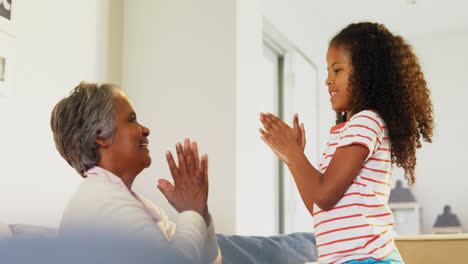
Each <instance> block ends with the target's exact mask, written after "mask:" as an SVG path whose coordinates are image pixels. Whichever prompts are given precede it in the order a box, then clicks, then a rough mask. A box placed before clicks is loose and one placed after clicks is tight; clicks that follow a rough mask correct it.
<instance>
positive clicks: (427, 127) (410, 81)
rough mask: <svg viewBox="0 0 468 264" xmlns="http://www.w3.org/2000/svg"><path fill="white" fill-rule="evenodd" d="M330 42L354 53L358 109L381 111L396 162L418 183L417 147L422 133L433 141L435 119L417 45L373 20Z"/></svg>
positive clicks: (352, 87)
mask: <svg viewBox="0 0 468 264" xmlns="http://www.w3.org/2000/svg"><path fill="white" fill-rule="evenodd" d="M330 46H334V47H343V48H344V49H345V50H346V51H348V52H349V54H350V58H351V63H352V66H353V72H352V74H351V76H350V80H349V84H350V85H349V86H348V89H350V92H351V93H350V96H351V98H350V99H351V100H352V101H351V102H352V105H353V106H354V108H353V113H358V112H359V111H362V110H366V109H376V110H377V111H378V112H379V113H380V115H381V116H382V118H383V119H384V120H385V122H386V124H387V126H388V130H389V136H390V139H391V142H392V153H391V161H392V164H396V165H397V166H399V167H402V168H403V169H404V171H405V178H406V179H407V180H408V183H409V184H413V183H414V182H415V177H414V169H415V166H416V148H420V147H421V140H420V139H421V136H422V138H423V139H424V141H426V142H432V139H431V138H432V132H433V128H434V122H433V107H432V103H431V100H430V92H429V90H428V89H427V85H426V81H425V80H424V75H423V73H422V71H421V67H420V65H419V61H418V58H417V57H416V56H415V55H414V53H413V51H412V47H411V46H410V45H409V44H408V43H406V42H405V40H404V39H403V38H402V37H401V36H395V35H393V34H392V33H391V32H390V31H389V30H388V29H387V28H386V27H385V26H384V25H382V24H377V23H369V22H363V23H355V24H350V25H349V26H347V27H346V28H344V29H343V30H342V31H341V32H339V33H338V34H337V35H336V36H335V37H333V38H332V40H331V41H330ZM336 117H337V118H336V123H337V124H339V123H342V122H345V121H346V113H345V112H337V113H336Z"/></svg>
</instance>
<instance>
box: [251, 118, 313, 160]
mask: <svg viewBox="0 0 468 264" xmlns="http://www.w3.org/2000/svg"><path fill="white" fill-rule="evenodd" d="M260 121H261V122H262V124H263V129H262V128H260V129H259V131H260V133H261V134H262V137H261V138H262V140H263V141H264V142H265V143H266V144H267V145H268V146H269V147H270V148H271V149H272V150H273V152H274V153H275V154H276V156H278V158H280V159H281V160H282V161H283V162H284V163H286V164H289V162H290V160H289V157H291V155H293V154H294V153H297V152H301V153H304V149H305V144H306V138H305V130H304V123H302V124H300V125H299V116H298V114H295V115H294V118H293V127H290V126H288V125H287V124H286V123H284V122H283V121H282V120H281V119H279V118H278V117H277V116H275V115H273V114H271V113H266V114H264V113H260Z"/></svg>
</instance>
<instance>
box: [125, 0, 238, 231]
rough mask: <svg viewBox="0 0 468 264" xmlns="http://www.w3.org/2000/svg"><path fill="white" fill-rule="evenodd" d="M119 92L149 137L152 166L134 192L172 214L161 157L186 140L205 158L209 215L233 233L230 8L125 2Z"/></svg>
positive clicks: (207, 2)
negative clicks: (162, 186)
mask: <svg viewBox="0 0 468 264" xmlns="http://www.w3.org/2000/svg"><path fill="white" fill-rule="evenodd" d="M123 37H124V41H123V58H122V65H123V68H122V87H123V88H124V89H125V90H126V91H127V93H128V94H129V97H130V99H131V101H132V102H133V104H134V107H135V109H136V111H137V114H138V116H139V120H140V121H141V122H142V123H143V124H145V125H147V126H148V127H149V128H150V130H151V134H150V136H149V141H150V144H149V148H150V152H151V156H152V161H153V162H152V165H151V167H150V168H149V169H147V170H145V171H143V172H142V173H141V174H140V175H139V176H138V178H137V179H136V182H135V184H134V189H135V190H136V191H137V192H138V193H141V194H142V195H143V196H145V197H147V198H149V199H151V200H152V201H154V202H155V203H156V204H158V205H160V206H162V208H164V209H165V211H166V212H168V213H169V215H170V216H172V217H174V216H175V211H174V209H172V208H171V206H170V205H169V204H168V203H167V201H166V199H165V197H164V196H163V195H162V194H161V193H160V192H159V190H157V188H156V184H157V179H158V178H166V179H171V177H170V173H169V169H168V166H167V164H166V161H165V152H166V151H167V150H171V151H174V145H175V144H176V143H177V142H180V141H183V139H184V138H186V137H190V138H191V139H194V140H196V141H197V142H198V143H199V148H200V151H201V152H202V153H207V154H208V157H209V181H210V193H209V197H208V199H209V208H210V211H211V213H212V215H213V217H214V223H215V226H216V230H217V231H221V232H224V233H231V234H232V233H234V232H235V226H236V225H235V213H236V200H235V193H236V185H235V116H236V115H235V96H236V94H235V87H236V86H235V85H236V77H235V73H236V72H235V71H236V68H235V63H236V53H235V52H236V50H235V45H236V41H235V1H234V0H230V1H217V0H200V1H179V0H174V1H164V0H155V1H144V0H142V1H140V0H139V1H136V0H131V1H124V31H123Z"/></svg>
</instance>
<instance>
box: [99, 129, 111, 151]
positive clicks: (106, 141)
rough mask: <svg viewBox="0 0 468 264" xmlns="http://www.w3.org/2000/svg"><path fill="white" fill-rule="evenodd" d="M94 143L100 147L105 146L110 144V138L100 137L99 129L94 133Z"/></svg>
mask: <svg viewBox="0 0 468 264" xmlns="http://www.w3.org/2000/svg"><path fill="white" fill-rule="evenodd" d="M96 134H97V135H96V144H98V145H99V146H100V147H101V148H107V147H109V145H110V144H111V138H110V137H109V138H100V137H99V134H101V131H98V132H97V133H96Z"/></svg>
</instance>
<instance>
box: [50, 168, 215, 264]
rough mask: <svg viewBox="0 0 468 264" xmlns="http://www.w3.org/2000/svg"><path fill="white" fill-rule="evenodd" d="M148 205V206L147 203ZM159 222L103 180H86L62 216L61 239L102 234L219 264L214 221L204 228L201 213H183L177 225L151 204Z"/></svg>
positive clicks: (115, 187) (119, 189) (123, 193)
mask: <svg viewBox="0 0 468 264" xmlns="http://www.w3.org/2000/svg"><path fill="white" fill-rule="evenodd" d="M150 205H151V204H150ZM151 206H152V207H153V208H154V209H155V210H156V211H157V212H158V213H159V215H160V216H161V218H162V220H161V221H159V222H158V223H155V222H154V221H153V220H152V218H151V217H150V216H149V215H148V214H147V213H146V212H145V211H144V209H143V206H142V205H141V204H140V203H139V202H138V201H137V200H136V199H135V198H134V197H133V196H132V195H131V194H130V193H129V192H126V191H125V190H122V189H121V188H119V187H118V186H115V185H113V184H111V183H109V182H108V181H106V180H105V179H104V178H99V177H89V178H86V179H85V180H84V181H83V182H82V183H81V185H80V187H79V188H78V190H77V191H76V193H75V194H74V195H73V197H72V199H71V201H70V202H69V203H68V205H67V207H66V208H65V211H64V213H63V216H62V222H61V224H60V228H59V234H60V236H62V237H64V236H65V237H66V236H70V235H74V234H79V233H83V232H102V233H103V234H106V233H110V234H115V233H119V235H123V236H124V237H129V238H130V239H131V238H137V239H140V240H142V241H148V242H149V243H151V244H152V245H153V244H154V246H155V248H161V247H163V246H169V247H171V248H175V249H177V250H178V251H179V252H181V253H182V254H183V255H185V257H187V258H189V259H191V260H194V261H199V262H202V263H211V262H212V263H221V259H222V258H221V251H220V250H219V247H218V242H217V240H216V234H215V231H214V226H213V221H211V224H210V226H209V227H208V228H207V227H206V224H205V221H204V220H203V218H202V217H201V215H200V214H198V213H196V212H194V211H185V212H182V213H181V214H179V216H178V218H177V221H176V223H173V222H171V221H169V219H168V217H167V215H166V214H165V213H164V212H163V211H162V209H160V208H158V207H156V206H154V205H151Z"/></svg>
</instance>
